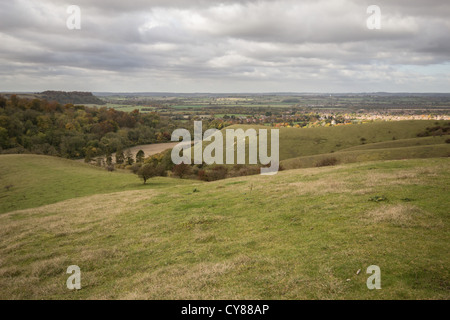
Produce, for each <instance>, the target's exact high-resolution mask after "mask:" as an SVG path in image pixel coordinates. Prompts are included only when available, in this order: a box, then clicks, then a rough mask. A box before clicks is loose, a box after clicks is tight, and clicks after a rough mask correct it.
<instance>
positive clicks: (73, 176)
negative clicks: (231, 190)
mask: <svg viewBox="0 0 450 320" xmlns="http://www.w3.org/2000/svg"><path fill="white" fill-rule="evenodd" d="M183 183H191V182H189V181H186V180H179V179H169V178H157V179H154V180H153V181H152V183H151V185H148V186H144V185H143V184H142V182H140V181H139V179H138V178H137V176H135V175H133V174H131V173H130V172H126V171H123V172H112V173H111V172H107V171H106V170H105V169H100V168H96V167H93V166H89V165H87V164H84V163H79V162H76V161H72V160H67V159H61V158H55V157H47V156H36V155H0V200H1V201H0V214H1V213H4V212H8V211H13V210H18V209H26V208H34V207H37V206H41V205H45V204H50V203H55V202H58V201H62V200H66V199H72V198H77V197H83V196H87V195H92V194H100V193H111V192H117V191H126V190H134V189H140V188H141V189H148V188H151V189H154V188H161V187H167V186H174V185H177V184H183ZM6 186H10V188H9V190H7V189H6V188H5V187H6Z"/></svg>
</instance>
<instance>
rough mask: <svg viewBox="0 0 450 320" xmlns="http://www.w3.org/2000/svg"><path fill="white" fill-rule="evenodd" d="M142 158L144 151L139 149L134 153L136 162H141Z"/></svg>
mask: <svg viewBox="0 0 450 320" xmlns="http://www.w3.org/2000/svg"><path fill="white" fill-rule="evenodd" d="M144 158H145V153H144V151H142V150H139V151H138V153H137V154H136V162H137V163H141V162H142V161H144Z"/></svg>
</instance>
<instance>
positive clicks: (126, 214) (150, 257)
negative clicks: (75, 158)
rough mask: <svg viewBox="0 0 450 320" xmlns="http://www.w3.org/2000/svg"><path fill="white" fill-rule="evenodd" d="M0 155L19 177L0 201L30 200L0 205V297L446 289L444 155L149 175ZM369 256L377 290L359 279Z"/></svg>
mask: <svg viewBox="0 0 450 320" xmlns="http://www.w3.org/2000/svg"><path fill="white" fill-rule="evenodd" d="M0 161H1V162H0V163H1V167H0V168H1V169H0V170H1V171H0V172H1V174H2V184H4V183H11V180H13V183H15V184H16V185H17V189H18V190H14V188H11V190H10V191H9V192H16V194H14V195H8V198H7V199H8V200H7V201H8V202H10V203H16V202H20V197H21V196H23V195H26V196H28V195H29V194H33V196H32V197H33V201H31V200H30V202H27V203H26V205H22V204H15V205H11V207H21V206H22V207H24V206H36V208H29V209H25V210H17V211H12V212H8V213H4V214H2V215H0V299H95V298H100V299H104V298H113V299H136V298H139V299H306V298H309V299H344V298H348V299H449V298H450V295H449V292H450V291H449V289H450V271H449V269H448V265H449V263H450V257H449V255H448V254H447V253H448V252H449V251H450V233H449V223H450V221H449V218H450V217H449V214H448V204H449V202H450V198H449V194H450V193H449V186H450V162H449V161H448V159H445V158H444V159H426V160H419V159H416V160H403V161H380V162H368V163H363V164H361V163H359V164H349V165H340V166H336V167H326V168H312V169H297V170H290V171H284V172H280V173H279V174H278V175H276V176H271V177H267V176H252V177H241V178H233V179H228V180H222V181H216V182H211V183H204V184H202V183H199V182H190V181H182V180H171V179H162V180H161V179H156V180H153V181H150V184H149V186H148V187H143V186H142V184H141V183H140V182H139V181H138V180H137V178H136V177H134V176H132V175H127V174H124V173H118V172H116V173H112V174H110V173H107V172H104V171H100V170H97V169H95V168H90V167H86V166H84V165H80V164H74V163H73V162H70V161H67V160H62V159H56V158H55V159H52V158H50V159H48V158H46V157H36V156H10V157H4V156H0ZM53 168H56V169H55V173H53V174H52V171H53V170H54V169H53ZM46 176H47V177H46ZM5 177H6V178H5ZM14 177H15V178H14ZM27 177H28V178H27ZM64 177H65V179H63V178H64ZM19 178H20V180H18V179H19ZM131 178H132V179H131ZM4 179H6V180H4ZM15 180H18V181H15ZM2 188H3V185H2ZM58 190H60V191H61V193H62V195H61V196H57V195H55V194H57V193H58ZM74 190H78V191H77V192H78V194H77V196H78V197H77V198H72V197H71V195H72V196H73V195H75V191H74ZM5 192H6V191H5ZM100 193H101V194H100ZM46 194H49V195H50V194H53V196H51V197H50V196H48V197H46V198H45V195H46ZM4 195H5V193H4V192H3V191H2V196H4ZM30 197H31V195H30ZM40 197H44V199H40ZM370 200H375V201H370ZM56 201H59V202H56ZM55 202H56V203H55ZM42 204H46V205H45V206H40V205H42ZM2 206H3V207H2V209H3V211H7V210H8V208H9V207H8V206H7V205H4V204H3V201H2ZM73 264H75V265H78V266H79V267H80V268H81V272H82V282H81V285H82V289H81V290H79V291H69V290H68V289H67V288H66V285H65V282H66V280H67V277H68V275H67V274H66V269H67V267H68V266H70V265H73ZM370 265H378V266H380V268H381V284H382V290H373V291H370V290H368V289H367V287H366V280H367V277H368V275H366V274H365V270H366V268H367V267H368V266H370ZM358 270H362V271H361V272H360V273H359V274H357V273H358V272H357V271H358Z"/></svg>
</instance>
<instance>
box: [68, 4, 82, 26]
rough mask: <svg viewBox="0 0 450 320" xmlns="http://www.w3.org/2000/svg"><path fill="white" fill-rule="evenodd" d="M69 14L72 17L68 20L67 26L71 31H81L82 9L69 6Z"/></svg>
mask: <svg viewBox="0 0 450 320" xmlns="http://www.w3.org/2000/svg"><path fill="white" fill-rule="evenodd" d="M66 12H67V14H70V16H69V17H68V18H67V20H66V26H67V29H69V30H80V29H81V9H80V7H79V6H75V5H72V6H68V7H67V11H66Z"/></svg>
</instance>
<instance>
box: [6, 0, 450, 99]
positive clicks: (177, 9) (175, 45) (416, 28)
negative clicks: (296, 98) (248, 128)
mask: <svg viewBox="0 0 450 320" xmlns="http://www.w3.org/2000/svg"><path fill="white" fill-rule="evenodd" d="M73 4H76V5H78V6H79V7H80V8H81V30H68V29H67V28H66V19H67V17H68V14H67V13H66V9H67V7H68V5H69V4H68V3H66V2H64V1H56V0H54V1H51V0H43V1H39V2H36V1H31V0H17V1H8V2H6V1H3V2H2V3H1V4H0V41H1V43H2V46H1V49H0V77H1V79H0V91H1V90H44V89H53V88H54V89H65V90H75V89H76V90H93V91H108V90H109V91H217V92H220V91H254V92H258V91H325V92H326V91H380V90H386V91H388V90H389V91H448V89H447V88H448V87H449V84H450V82H449V71H450V67H449V56H450V36H449V35H450V23H449V22H448V21H449V19H448V17H449V15H450V5H449V4H448V1H447V0H442V1H438V0H432V1H417V0H412V1H411V0H408V1H406V0H398V1H387V0H384V1H377V3H376V4H377V5H378V6H380V7H381V10H382V29H381V30H368V29H367V27H366V20H367V18H368V16H369V15H368V14H367V13H366V9H367V7H368V6H369V5H370V4H373V3H369V2H364V1H357V0H329V1H326V0H322V1H312V0H310V1H295V0H283V1H223V0H222V1H211V0H208V1H206V0H197V1H185V0H183V1H182V0H178V1H177V0H175V1H163V0H156V1H140V0H139V1H118V0H113V1H88V0H78V1H76V2H74V3H73Z"/></svg>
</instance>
